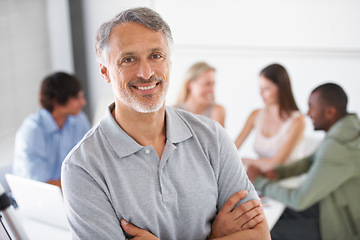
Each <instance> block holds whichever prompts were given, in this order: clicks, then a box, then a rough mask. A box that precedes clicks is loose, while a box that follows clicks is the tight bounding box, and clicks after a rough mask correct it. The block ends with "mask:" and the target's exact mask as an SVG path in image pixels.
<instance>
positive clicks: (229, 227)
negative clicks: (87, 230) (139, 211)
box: [121, 191, 270, 240]
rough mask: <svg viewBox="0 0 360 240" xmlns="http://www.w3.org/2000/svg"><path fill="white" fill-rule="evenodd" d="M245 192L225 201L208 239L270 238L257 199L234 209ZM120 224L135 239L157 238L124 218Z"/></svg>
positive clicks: (151, 239) (150, 239)
mask: <svg viewBox="0 0 360 240" xmlns="http://www.w3.org/2000/svg"><path fill="white" fill-rule="evenodd" d="M247 194H248V193H247V191H240V192H237V193H235V194H234V195H233V196H231V197H230V198H229V199H228V200H227V201H226V202H225V204H224V205H223V207H222V208H221V210H220V211H219V213H218V214H217V216H216V217H215V220H214V222H213V224H212V226H211V233H210V236H209V237H208V239H209V240H215V239H219V240H220V239H224V240H226V239H229V240H230V239H239V238H242V239H270V233H269V228H268V224H267V221H266V218H265V216H264V212H263V209H262V206H261V203H260V201H259V200H252V201H248V202H246V203H243V204H241V205H239V206H238V207H236V208H235V209H234V207H235V205H236V204H237V203H238V202H239V201H240V200H241V199H243V198H245V197H246V195H247ZM121 226H122V228H123V229H124V231H125V232H126V233H128V234H130V235H132V236H134V238H133V239H135V240H142V239H148V240H156V239H158V238H157V237H156V236H154V235H153V234H151V233H150V232H148V231H146V230H144V229H141V228H138V227H136V226H135V225H133V224H132V223H129V222H127V221H126V220H125V219H122V220H121Z"/></svg>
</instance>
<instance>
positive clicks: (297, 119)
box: [290, 111, 305, 126]
mask: <svg viewBox="0 0 360 240" xmlns="http://www.w3.org/2000/svg"><path fill="white" fill-rule="evenodd" d="M290 118H292V122H293V125H297V126H299V125H304V126H305V116H304V114H302V113H301V112H300V111H293V112H292V113H291V115H290Z"/></svg>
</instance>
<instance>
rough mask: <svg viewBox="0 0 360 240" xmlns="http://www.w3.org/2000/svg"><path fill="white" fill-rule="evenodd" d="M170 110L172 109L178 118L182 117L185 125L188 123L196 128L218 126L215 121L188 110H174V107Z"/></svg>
mask: <svg viewBox="0 0 360 240" xmlns="http://www.w3.org/2000/svg"><path fill="white" fill-rule="evenodd" d="M170 109H171V111H174V113H175V114H176V115H177V116H178V117H180V118H181V119H182V120H183V121H184V122H185V123H188V124H190V125H191V126H194V127H196V126H198V127H200V126H203V127H206V128H208V127H209V126H213V125H216V124H217V122H216V121H214V120H213V119H211V118H209V117H206V116H203V115H199V114H195V113H192V112H188V111H186V110H183V109H179V108H174V107H170Z"/></svg>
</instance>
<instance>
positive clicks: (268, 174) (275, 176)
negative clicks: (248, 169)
mask: <svg viewBox="0 0 360 240" xmlns="http://www.w3.org/2000/svg"><path fill="white" fill-rule="evenodd" d="M264 176H265V177H266V178H268V179H271V180H277V179H278V178H279V175H278V173H277V172H275V171H274V170H269V171H267V172H264Z"/></svg>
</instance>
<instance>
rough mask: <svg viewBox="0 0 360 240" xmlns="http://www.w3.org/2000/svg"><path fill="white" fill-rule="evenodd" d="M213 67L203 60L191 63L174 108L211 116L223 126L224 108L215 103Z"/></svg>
mask: <svg viewBox="0 0 360 240" xmlns="http://www.w3.org/2000/svg"><path fill="white" fill-rule="evenodd" d="M214 87H215V68H213V67H212V66H210V65H209V64H207V63H205V62H198V63H195V64H194V65H192V66H191V67H190V68H189V69H188V71H187V72H186V74H185V79H184V82H183V86H182V88H181V90H180V93H179V96H178V99H177V103H176V105H175V107H176V108H180V109H183V110H186V111H188V112H192V113H195V114H199V115H204V116H206V117H209V118H212V119H214V120H216V121H218V122H219V123H220V124H221V126H223V127H224V126H225V108H224V107H223V106H221V105H219V104H216V103H215V95H214Z"/></svg>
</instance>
